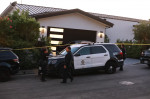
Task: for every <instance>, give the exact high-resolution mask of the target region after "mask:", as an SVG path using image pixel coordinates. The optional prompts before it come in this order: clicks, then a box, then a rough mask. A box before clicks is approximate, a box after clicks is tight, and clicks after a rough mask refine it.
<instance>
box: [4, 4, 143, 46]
mask: <svg viewBox="0 0 150 99" xmlns="http://www.w3.org/2000/svg"><path fill="white" fill-rule="evenodd" d="M16 9H20V10H21V11H22V10H28V11H29V15H31V16H32V17H35V18H36V19H37V21H38V22H39V23H40V25H41V30H42V31H41V35H43V36H50V37H51V38H52V41H51V43H54V44H61V43H68V42H69V41H71V40H90V41H93V42H104V36H105V34H106V35H107V36H108V38H109V40H110V42H111V43H115V42H116V41H117V39H120V40H133V39H134V34H133V31H132V30H133V26H134V25H137V24H138V23H139V22H140V21H142V20H139V19H132V18H126V17H119V16H112V15H105V14H97V13H90V12H85V11H82V10H80V9H72V10H67V9H59V8H51V7H42V6H34V5H25V4H17V3H16V2H13V3H12V4H10V5H9V6H8V7H7V8H6V9H5V10H4V11H3V13H2V14H1V16H6V15H8V13H12V12H13V11H14V10H16Z"/></svg>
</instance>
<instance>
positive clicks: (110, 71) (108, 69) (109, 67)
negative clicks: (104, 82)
mask: <svg viewBox="0 0 150 99" xmlns="http://www.w3.org/2000/svg"><path fill="white" fill-rule="evenodd" d="M105 67H106V68H105V72H106V73H108V74H113V73H115V72H116V64H115V63H114V62H108V63H107V64H106V66H105Z"/></svg>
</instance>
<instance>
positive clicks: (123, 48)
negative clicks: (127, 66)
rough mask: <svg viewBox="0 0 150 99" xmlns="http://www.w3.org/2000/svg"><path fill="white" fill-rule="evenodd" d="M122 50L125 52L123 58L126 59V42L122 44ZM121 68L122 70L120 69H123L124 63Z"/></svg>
mask: <svg viewBox="0 0 150 99" xmlns="http://www.w3.org/2000/svg"><path fill="white" fill-rule="evenodd" d="M121 50H122V53H123V60H124V61H125V59H126V49H125V47H124V44H122V45H121ZM119 70H120V71H123V65H122V66H120V69H119Z"/></svg>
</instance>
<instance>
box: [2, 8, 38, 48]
mask: <svg viewBox="0 0 150 99" xmlns="http://www.w3.org/2000/svg"><path fill="white" fill-rule="evenodd" d="M39 27H40V25H39V23H38V22H37V21H36V20H35V19H34V18H32V17H30V16H29V13H28V11H22V12H20V11H19V10H17V11H14V12H13V14H10V15H8V16H6V17H0V46H3V47H11V48H24V47H32V46H34V45H35V43H36V42H37V40H38V38H39Z"/></svg>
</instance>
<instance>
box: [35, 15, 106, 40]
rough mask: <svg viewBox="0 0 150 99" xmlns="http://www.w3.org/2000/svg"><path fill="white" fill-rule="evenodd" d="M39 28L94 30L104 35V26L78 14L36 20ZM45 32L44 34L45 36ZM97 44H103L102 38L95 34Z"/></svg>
mask: <svg viewBox="0 0 150 99" xmlns="http://www.w3.org/2000/svg"><path fill="white" fill-rule="evenodd" d="M38 22H39V23H40V25H41V26H45V28H47V27H48V26H52V27H61V28H71V29H82V30H94V31H97V33H99V32H100V31H103V32H104V33H105V25H104V24H103V23H100V22H98V21H96V20H94V19H92V18H89V17H87V16H84V15H82V14H79V13H72V14H65V15H59V16H54V17H47V18H41V19H39V20H38ZM46 33H47V31H46V32H45V36H46ZM96 41H97V42H104V38H100V37H99V36H98V34H97V37H96Z"/></svg>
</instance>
